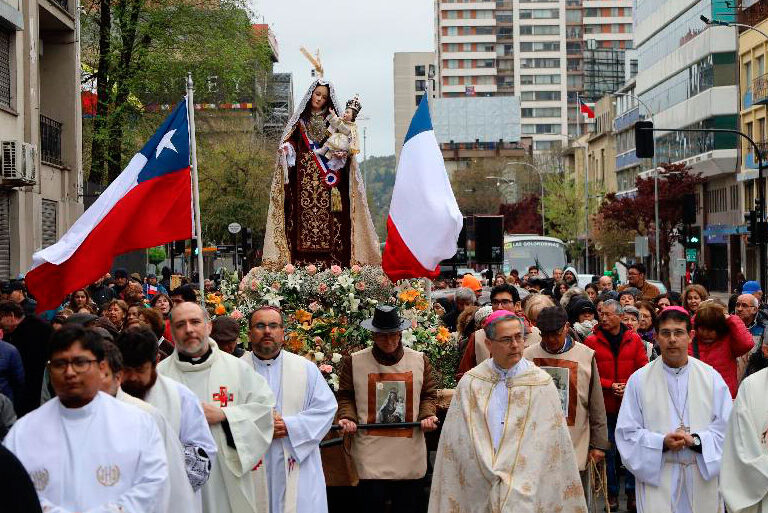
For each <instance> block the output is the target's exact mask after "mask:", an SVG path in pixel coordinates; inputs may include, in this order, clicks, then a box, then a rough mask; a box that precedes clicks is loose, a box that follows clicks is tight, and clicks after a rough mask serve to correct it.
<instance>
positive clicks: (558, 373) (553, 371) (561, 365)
mask: <svg viewBox="0 0 768 513" xmlns="http://www.w3.org/2000/svg"><path fill="white" fill-rule="evenodd" d="M533 363H535V364H536V365H537V366H539V367H540V368H541V369H542V370H544V371H546V372H547V373H548V374H549V375H550V376H552V381H553V382H554V384H555V388H556V389H557V393H558V395H559V396H560V404H561V406H562V407H563V416H564V417H565V420H566V422H567V424H568V425H569V426H573V425H575V424H576V401H577V400H578V392H577V391H578V387H577V385H578V383H577V380H578V370H579V364H578V363H576V362H571V361H568V360H560V359H559V358H534V359H533Z"/></svg>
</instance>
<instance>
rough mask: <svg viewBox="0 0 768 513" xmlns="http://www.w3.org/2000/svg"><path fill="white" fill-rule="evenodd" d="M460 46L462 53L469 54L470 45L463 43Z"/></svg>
mask: <svg viewBox="0 0 768 513" xmlns="http://www.w3.org/2000/svg"><path fill="white" fill-rule="evenodd" d="M461 46H462V48H461V51H462V52H471V51H472V43H464V44H463V45H461Z"/></svg>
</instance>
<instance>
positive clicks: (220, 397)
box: [213, 387, 235, 408]
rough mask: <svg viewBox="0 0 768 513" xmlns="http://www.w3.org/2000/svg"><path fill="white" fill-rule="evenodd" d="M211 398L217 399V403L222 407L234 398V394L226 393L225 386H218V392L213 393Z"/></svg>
mask: <svg viewBox="0 0 768 513" xmlns="http://www.w3.org/2000/svg"><path fill="white" fill-rule="evenodd" d="M213 400H214V401H219V404H221V407H222V408H226V406H227V405H228V404H229V403H230V402H232V401H234V400H235V395H234V394H227V387H219V393H218V394H213Z"/></svg>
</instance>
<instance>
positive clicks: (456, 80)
mask: <svg viewBox="0 0 768 513" xmlns="http://www.w3.org/2000/svg"><path fill="white" fill-rule="evenodd" d="M445 78H446V82H445V85H449V86H456V85H459V77H445Z"/></svg>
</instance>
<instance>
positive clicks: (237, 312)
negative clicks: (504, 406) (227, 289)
mask: <svg viewBox="0 0 768 513" xmlns="http://www.w3.org/2000/svg"><path fill="white" fill-rule="evenodd" d="M229 316H230V317H232V318H233V319H234V320H236V321H239V320H240V319H242V318H243V312H241V311H240V310H238V309H237V308H235V309H234V310H232V313H231V314H229Z"/></svg>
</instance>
